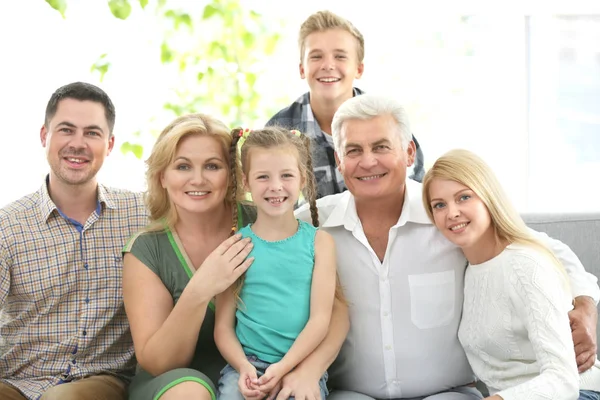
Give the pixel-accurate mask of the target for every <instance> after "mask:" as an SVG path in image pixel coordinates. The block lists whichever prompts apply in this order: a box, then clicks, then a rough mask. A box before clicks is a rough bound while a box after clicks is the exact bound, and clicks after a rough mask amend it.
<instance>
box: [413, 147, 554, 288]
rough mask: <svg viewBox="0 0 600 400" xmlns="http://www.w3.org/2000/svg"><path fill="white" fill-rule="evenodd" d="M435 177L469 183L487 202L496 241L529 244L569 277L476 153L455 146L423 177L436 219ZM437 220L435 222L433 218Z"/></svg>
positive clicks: (428, 205) (430, 213) (425, 201)
mask: <svg viewBox="0 0 600 400" xmlns="http://www.w3.org/2000/svg"><path fill="white" fill-rule="evenodd" d="M434 179H443V180H449V181H454V182H458V183H460V184H461V185H465V186H467V187H468V188H469V189H471V190H472V191H473V192H475V194H477V196H478V197H479V198H480V199H481V201H482V202H483V204H485V206H486V208H487V209H488V212H489V213H490V218H491V221H492V228H493V230H494V236H495V239H496V242H497V243H509V244H513V243H514V244H520V245H523V246H530V247H533V248H534V249H536V250H539V251H540V252H541V253H542V254H544V255H546V256H548V257H549V258H550V260H552V261H553V263H554V264H555V265H556V267H557V268H559V270H560V271H561V272H562V274H563V276H565V277H566V275H565V271H564V268H563V266H562V264H561V263H560V261H559V260H558V259H557V258H556V256H555V255H554V253H553V252H552V251H550V249H548V247H546V246H545V245H544V244H543V243H541V242H540V241H538V240H537V239H536V238H534V237H533V236H532V235H531V233H530V232H529V229H528V228H527V225H525V222H524V221H523V219H522V218H521V216H520V215H519V213H518V212H517V210H516V209H515V208H514V207H513V205H512V203H511V202H510V200H509V198H508V196H507V195H506V193H505V192H504V190H503V189H502V185H500V182H499V181H498V179H497V178H496V175H495V174H494V172H493V171H492V169H491V168H490V167H489V166H488V165H487V164H486V163H485V161H483V160H482V159H481V158H480V157H478V156H477V155H475V154H474V153H472V152H470V151H468V150H463V149H455V150H451V151H449V152H447V153H446V154H444V155H443V156H441V157H440V158H438V159H437V161H436V162H435V163H434V164H433V167H432V168H431V169H430V170H429V171H427V173H426V174H425V177H424V178H423V206H424V207H425V210H426V211H427V215H428V216H429V219H430V220H431V221H432V222H434V218H433V210H432V207H431V195H430V193H429V189H430V187H431V183H432V182H433V180H434ZM434 223H435V222H434Z"/></svg>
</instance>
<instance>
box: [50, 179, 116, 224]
mask: <svg viewBox="0 0 600 400" xmlns="http://www.w3.org/2000/svg"><path fill="white" fill-rule="evenodd" d="M49 182H50V175H47V176H46V179H45V181H44V184H43V185H42V187H41V188H40V189H39V191H38V193H39V196H40V203H39V207H40V208H39V210H40V215H41V217H42V220H43V221H48V218H49V217H50V215H51V214H52V211H54V210H57V211H58V207H56V204H54V201H52V199H51V198H50V193H49V192H48V183H49ZM97 193H98V206H97V209H96V211H98V215H100V211H101V206H102V205H104V207H106V208H110V209H114V208H117V207H116V204H115V199H114V198H113V196H112V195H111V193H109V192H108V190H107V189H106V187H104V185H101V184H98V192H97Z"/></svg>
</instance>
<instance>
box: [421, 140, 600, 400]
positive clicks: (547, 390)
mask: <svg viewBox="0 0 600 400" xmlns="http://www.w3.org/2000/svg"><path fill="white" fill-rule="evenodd" d="M423 204H424V206H425V209H426V210H427V213H428V214H429V218H430V219H431V220H432V221H433V223H434V224H435V226H436V227H437V228H438V229H439V230H440V231H441V232H442V233H443V234H444V236H445V237H446V238H448V239H449V240H450V241H451V242H453V243H455V244H456V245H458V246H459V247H460V248H461V249H462V250H463V253H464V254H465V257H466V258H467V260H468V261H469V265H468V267H467V270H466V272H465V284H464V290H465V293H464V303H463V314H462V320H461V324H460V328H459V332H458V337H459V340H460V342H461V344H462V346H463V347H464V349H465V352H466V354H467V358H468V360H469V363H470V364H471V367H472V368H473V372H475V375H477V376H478V377H479V379H480V380H481V381H483V383H485V384H486V386H487V387H488V389H489V391H490V393H491V397H489V399H494V400H498V399H504V400H512V399H518V400H522V399H531V400H537V399H539V400H542V399H543V400H548V399H557V400H569V399H577V398H579V399H599V398H600V397H599V396H600V394H599V393H598V391H600V365H599V363H598V361H596V364H595V365H594V366H592V368H590V369H589V370H587V371H585V372H583V373H582V374H581V375H579V376H578V374H577V366H576V362H575V351H574V346H573V338H572V335H571V330H570V324H569V317H568V312H569V310H571V309H572V296H571V294H570V290H569V286H568V285H569V284H568V280H567V278H566V273H565V271H564V269H563V267H562V265H561V264H560V263H559V261H558V260H557V259H556V257H555V256H554V254H553V253H552V252H551V251H550V250H548V249H547V248H546V247H545V246H544V245H543V244H541V243H540V242H538V241H537V240H536V239H534V238H533V237H532V236H531V235H530V234H529V230H528V228H527V227H526V225H525V223H524V222H523V220H522V219H521V217H520V216H519V214H518V213H517V212H516V211H515V209H514V208H513V207H512V206H511V204H510V202H509V201H508V198H507V196H506V195H505V194H504V192H503V190H502V187H501V186H500V184H499V182H498V180H497V179H496V177H495V176H494V173H493V172H492V170H491V169H490V167H489V166H488V165H486V164H485V163H484V162H483V160H481V159H480V158H479V157H477V156H476V155H474V154H472V153H470V152H468V151H466V150H453V151H450V152H448V153H446V154H445V155H443V156H442V157H440V158H439V159H438V160H437V161H436V162H435V164H434V165H433V167H432V168H431V169H430V170H429V171H428V172H427V174H426V175H425V178H424V180H423Z"/></svg>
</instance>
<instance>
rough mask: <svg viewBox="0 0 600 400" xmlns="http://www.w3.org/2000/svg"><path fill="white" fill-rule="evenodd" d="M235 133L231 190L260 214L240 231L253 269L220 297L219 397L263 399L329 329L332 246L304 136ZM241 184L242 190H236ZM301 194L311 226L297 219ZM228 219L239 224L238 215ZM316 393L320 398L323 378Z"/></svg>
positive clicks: (217, 335) (285, 132)
mask: <svg viewBox="0 0 600 400" xmlns="http://www.w3.org/2000/svg"><path fill="white" fill-rule="evenodd" d="M233 135H234V139H233V143H232V145H231V146H232V147H231V155H230V160H231V161H230V162H231V164H232V167H231V171H232V177H231V180H232V182H231V186H232V187H233V189H232V190H233V191H234V193H236V194H237V195H236V196H235V198H238V199H240V201H244V200H245V199H241V198H240V197H242V196H241V194H242V193H243V194H245V193H246V192H249V193H250V195H251V198H252V202H253V205H254V206H255V207H256V211H257V217H256V222H255V223H253V224H250V225H247V226H246V227H244V228H242V229H241V230H240V233H241V234H242V235H243V237H250V238H251V239H252V244H253V246H254V247H253V249H252V252H251V253H250V255H249V257H253V259H254V262H253V264H252V268H251V269H248V271H247V272H246V274H245V275H244V276H243V278H242V279H243V280H242V279H241V280H240V281H238V282H237V283H236V284H235V285H233V286H232V287H231V288H229V289H228V290H226V291H225V292H223V293H222V294H221V295H219V296H217V304H216V324H215V342H216V344H217V347H218V348H219V350H220V352H221V354H222V355H223V357H224V358H225V360H227V362H228V365H227V366H226V367H225V368H224V369H223V371H222V372H221V379H220V380H219V399H222V400H231V399H263V398H265V397H267V396H268V395H269V394H270V393H271V392H272V391H274V388H275V387H276V386H277V384H278V383H279V381H280V380H281V378H282V377H283V376H284V375H286V374H287V373H288V372H290V371H291V370H292V369H293V368H295V367H296V365H298V364H299V363H300V362H301V361H302V360H303V359H304V358H305V357H306V356H308V355H309V354H310V353H311V352H312V351H313V350H314V349H315V348H316V347H317V346H318V345H319V343H321V341H322V340H323V339H324V337H325V335H326V333H327V331H328V327H329V321H330V318H331V312H332V308H333V301H334V295H335V289H336V262H335V257H336V256H335V245H334V241H333V238H332V237H331V236H330V235H329V234H328V233H326V232H324V231H322V230H318V229H317V228H316V226H318V215H317V208H316V199H315V182H314V175H313V168H312V162H311V158H310V149H309V140H308V138H304V137H303V136H301V135H300V132H298V131H288V130H285V129H283V128H277V127H270V128H265V129H261V130H255V131H248V130H245V131H242V130H235V131H234V132H233ZM238 141H239V142H240V146H241V150H240V153H241V155H240V157H239V159H240V160H239V161H240V162H238V157H237V153H238V151H237V145H238ZM240 181H241V182H242V183H243V189H244V190H241V189H238V182H240ZM303 189H304V195H305V198H306V199H308V200H309V202H310V206H311V216H312V220H313V221H312V222H313V225H314V226H311V225H310V224H308V223H306V222H303V221H299V220H297V219H296V218H295V216H294V205H295V204H296V202H297V200H298V198H299V196H300V193H301V191H302V190H303ZM233 220H234V222H235V223H236V224H237V213H236V212H234V219H233ZM259 376H260V377H261V379H260V382H259V380H258V378H259ZM320 389H321V397H322V399H325V397H326V396H327V394H328V392H327V388H326V376H324V377H323V378H322V379H321V382H320Z"/></svg>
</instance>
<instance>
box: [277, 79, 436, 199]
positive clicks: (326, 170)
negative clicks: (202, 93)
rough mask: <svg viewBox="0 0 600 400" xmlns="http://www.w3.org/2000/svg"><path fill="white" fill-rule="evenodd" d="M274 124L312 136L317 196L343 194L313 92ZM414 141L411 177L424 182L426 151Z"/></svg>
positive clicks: (306, 95) (278, 114)
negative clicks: (315, 109) (315, 112)
mask: <svg viewBox="0 0 600 400" xmlns="http://www.w3.org/2000/svg"><path fill="white" fill-rule="evenodd" d="M363 93H364V92H363V91H362V90H360V89H359V88H354V96H358V95H361V94H363ZM274 125H277V126H282V127H285V128H287V129H297V130H299V131H300V132H302V133H303V134H305V135H306V136H308V137H310V138H311V140H312V156H313V159H312V161H313V169H314V171H315V179H316V181H317V198H321V197H324V196H327V195H330V194H336V193H341V192H343V191H344V190H346V185H345V184H344V178H343V177H342V175H341V174H340V172H339V171H338V170H337V168H336V166H335V157H334V150H333V147H332V146H331V145H330V144H329V142H327V139H326V137H325V135H326V133H324V132H323V131H322V130H321V127H320V126H319V123H318V122H317V120H316V119H315V116H314V115H313V112H312V108H311V107H310V92H307V93H304V94H303V95H302V96H300V97H299V98H298V99H297V100H296V101H295V102H293V103H292V104H291V105H290V106H288V107H286V108H284V109H283V110H281V111H279V112H278V113H277V114H275V115H274V116H273V117H272V118H271V119H270V120H269V122H267V126H274ZM413 140H414V142H415V146H416V147H417V157H416V158H415V164H414V167H413V172H412V174H411V175H410V176H409V177H410V178H411V179H414V180H416V181H418V182H421V181H422V180H423V175H424V174H425V170H424V168H423V162H424V157H423V150H421V146H420V145H419V142H417V139H416V138H415V137H414V135H413Z"/></svg>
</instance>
